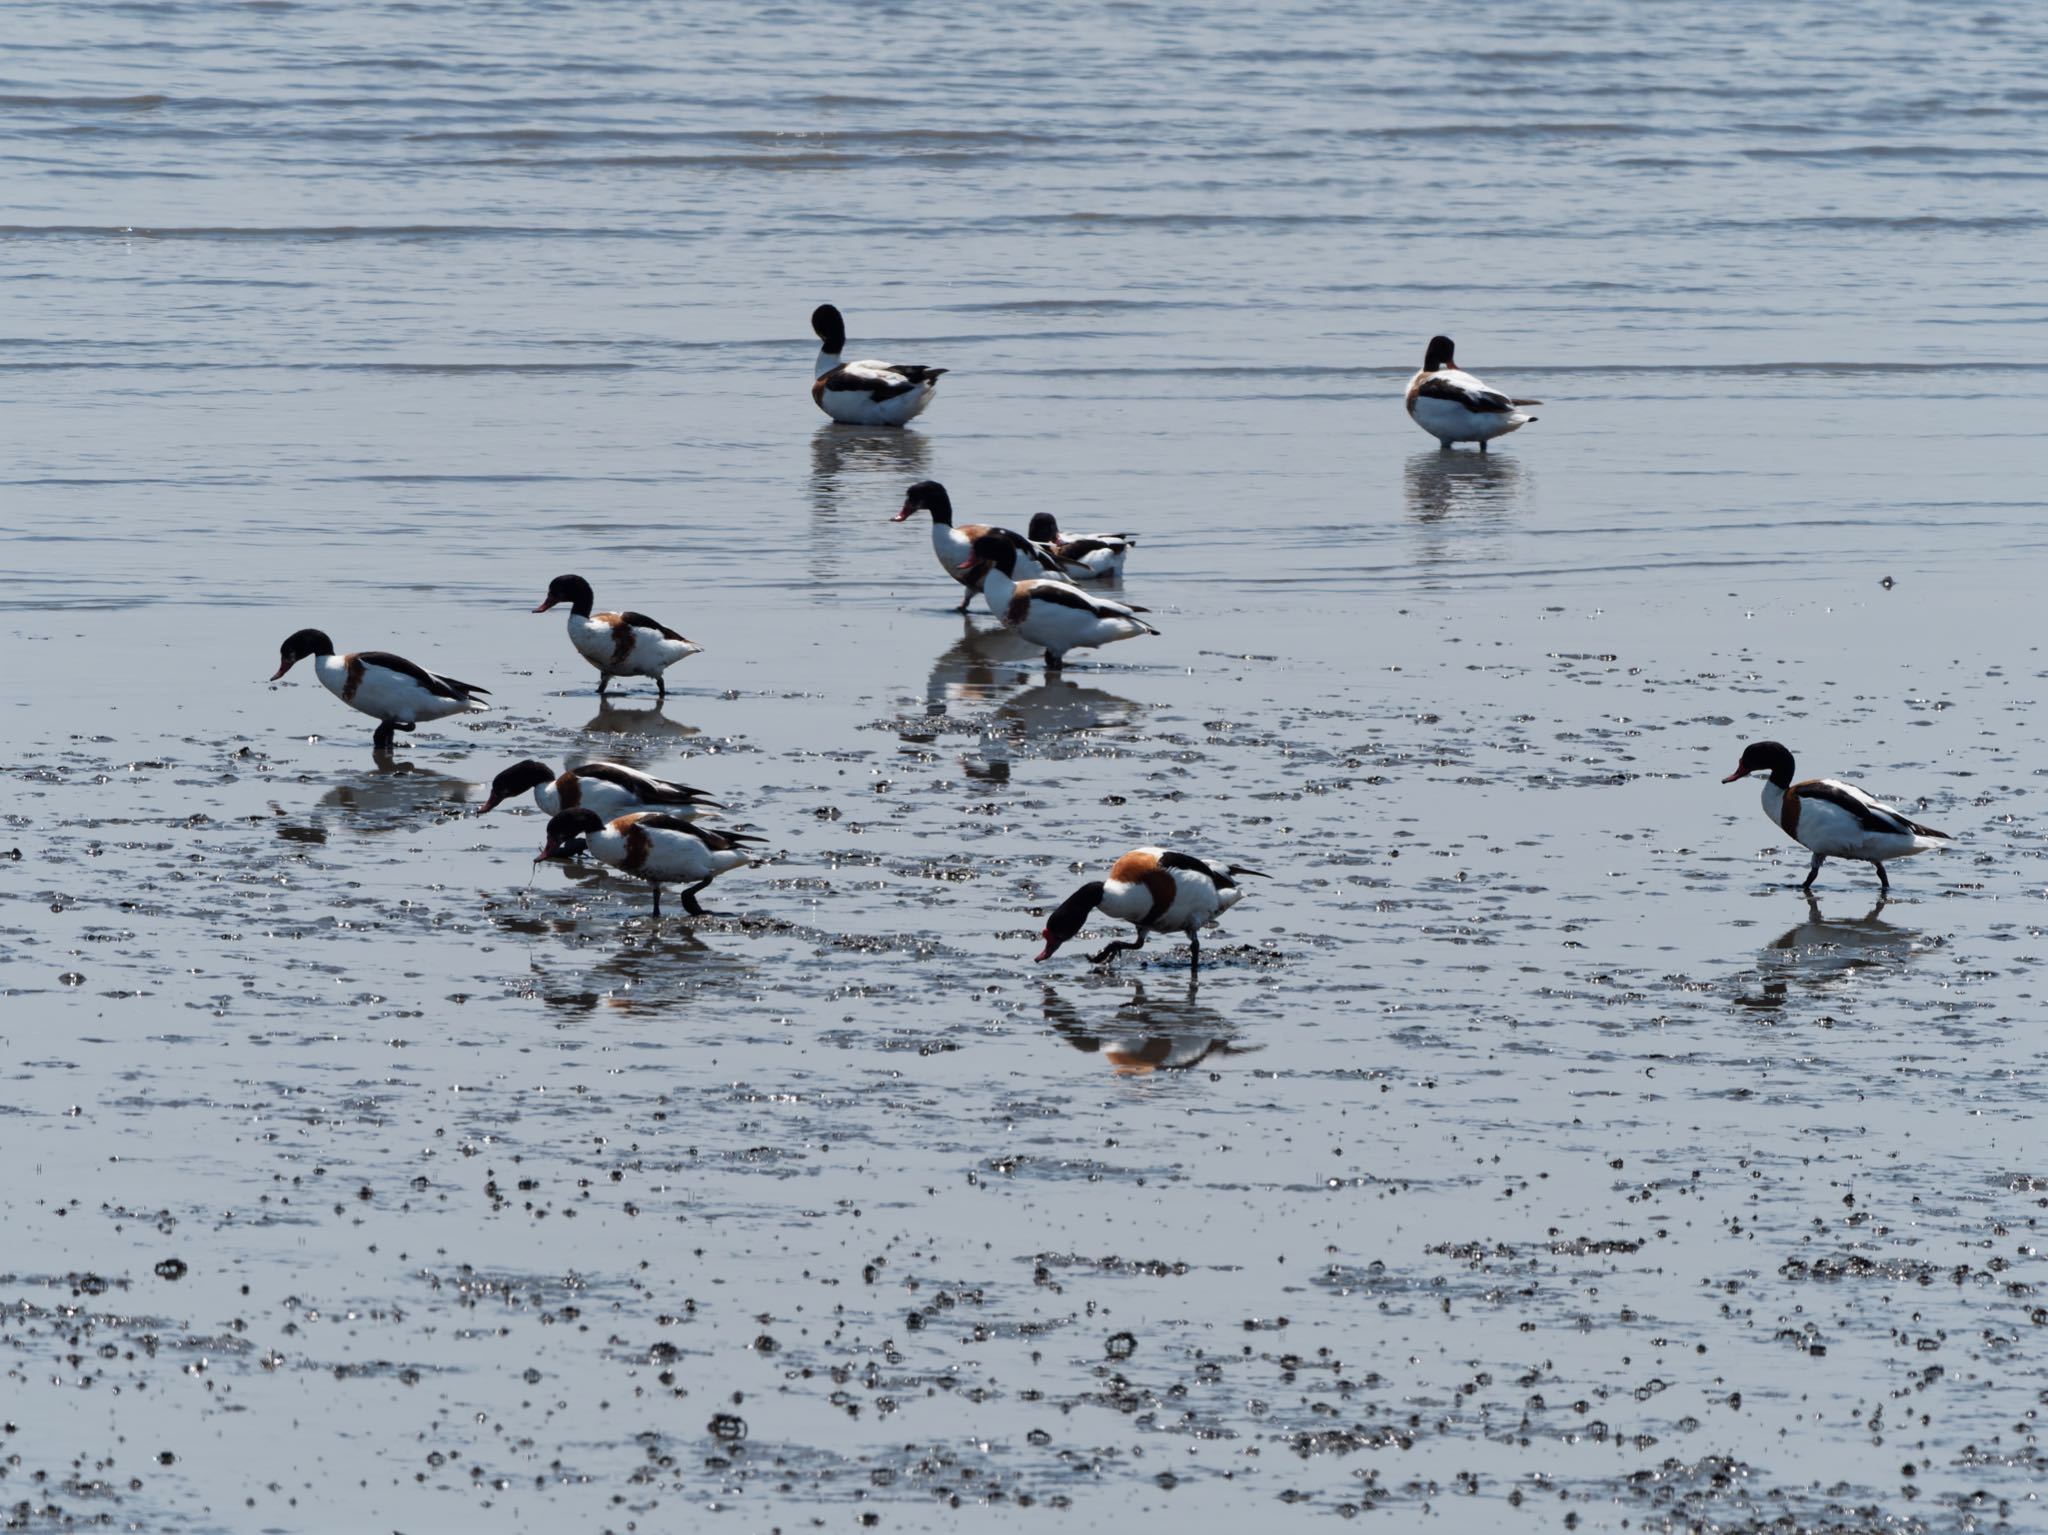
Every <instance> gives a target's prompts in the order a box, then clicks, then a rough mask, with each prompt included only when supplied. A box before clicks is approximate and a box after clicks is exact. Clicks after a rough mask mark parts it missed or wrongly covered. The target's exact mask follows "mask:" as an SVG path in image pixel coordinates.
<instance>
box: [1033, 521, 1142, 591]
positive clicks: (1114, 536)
mask: <svg viewBox="0 0 2048 1535" xmlns="http://www.w3.org/2000/svg"><path fill="white" fill-rule="evenodd" d="M1025 537H1027V538H1029V539H1030V540H1031V542H1032V543H1034V544H1036V545H1038V546H1039V547H1040V548H1043V549H1050V550H1051V551H1052V553H1053V556H1054V558H1056V559H1057V560H1058V561H1059V562H1060V566H1061V568H1062V569H1064V570H1065V571H1066V572H1067V574H1068V575H1070V576H1072V577H1073V578H1074V579H1075V580H1077V581H1119V580H1122V579H1123V573H1124V556H1125V555H1127V554H1129V553H1130V552H1131V546H1132V545H1133V544H1135V543H1136V542H1137V541H1138V535H1137V534H1135V533H1075V534H1071V535H1067V536H1065V537H1063V536H1061V533H1060V520H1059V518H1057V517H1055V516H1054V515H1053V514H1052V513H1051V512H1034V513H1032V515H1031V526H1030V528H1029V529H1028V530H1027V531H1026V533H1025Z"/></svg>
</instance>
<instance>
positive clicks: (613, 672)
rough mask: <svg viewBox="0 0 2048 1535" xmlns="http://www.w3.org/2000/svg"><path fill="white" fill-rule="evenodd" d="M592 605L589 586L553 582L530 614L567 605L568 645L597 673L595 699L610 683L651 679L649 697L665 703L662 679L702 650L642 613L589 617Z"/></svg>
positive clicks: (577, 579) (577, 580)
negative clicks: (615, 678) (631, 678)
mask: <svg viewBox="0 0 2048 1535" xmlns="http://www.w3.org/2000/svg"><path fill="white" fill-rule="evenodd" d="M596 601H597V598H596V595H595V594H594V593H593V592H592V591H591V590H590V583H589V582H588V581H586V580H584V579H583V578H582V577H581V576H556V577H555V579H554V580H552V581H550V582H549V583H548V594H547V596H546V597H544V598H542V599H541V604H540V606H539V607H537V608H535V609H534V610H533V611H534V612H536V613H545V612H546V611H547V610H548V609H549V608H551V607H553V606H554V605H555V604H556V603H558V602H566V603H568V604H569V643H570V644H571V645H574V646H575V647H576V653H577V654H578V655H579V656H581V657H583V659H584V660H586V661H588V662H589V663H590V664H591V665H592V666H594V667H596V668H597V696H598V697H599V698H602V697H604V690H605V689H606V688H608V687H610V686H611V685H612V678H614V677H652V678H653V679H654V687H655V697H657V698H666V697H668V679H667V678H666V677H664V676H663V675H662V673H664V672H666V671H667V670H668V669H669V668H670V667H671V666H674V665H675V664H676V662H678V661H684V660H687V659H689V658H690V657H691V656H694V655H697V654H699V653H700V652H701V651H702V650H703V649H704V647H703V646H702V645H695V644H692V643H691V642H690V641H689V640H686V639H684V638H683V637H682V636H681V635H680V634H678V633H676V632H675V630H673V629H671V628H669V626H668V625H667V624H664V623H659V622H657V621H656V620H654V619H652V618H649V617H648V616H647V615H646V614H645V613H593V612H591V608H592V607H593V606H594V605H595V604H596Z"/></svg>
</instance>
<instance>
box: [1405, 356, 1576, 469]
mask: <svg viewBox="0 0 2048 1535" xmlns="http://www.w3.org/2000/svg"><path fill="white" fill-rule="evenodd" d="M1456 349H1457V346H1456V343H1455V342H1453V341H1452V340H1451V338H1450V337H1449V336H1431V337H1430V338H1429V350H1428V351H1426V352H1425V353H1423V357H1422V370H1421V371H1420V372H1419V373H1417V374H1416V375H1415V377H1413V378H1411V379H1410V380H1408V414H1409V415H1410V416H1411V417H1413V418H1414V421H1415V424H1416V425H1417V426H1419V427H1421V428H1422V429H1423V430H1424V431H1425V432H1427V433H1429V435H1430V436H1432V437H1434V438H1436V439H1437V441H1438V442H1439V443H1441V444H1442V445H1443V446H1444V447H1446V448H1448V447H1449V446H1450V445H1451V444H1452V443H1454V442H1476V443H1478V444H1479V451H1480V452H1482V453H1484V452H1485V451H1486V445H1487V443H1488V442H1490V441H1492V440H1493V439H1494V438H1496V437H1504V436H1506V435H1507V434H1508V433H1509V432H1512V431H1516V430H1518V429H1520V428H1522V427H1525V426H1527V425H1528V424H1529V423H1530V422H1531V421H1534V420H1535V419H1536V417H1534V416H1526V415H1524V414H1522V407H1523V406H1525V405H1541V404H1542V403H1543V402H1542V401H1541V400H1511V399H1509V398H1508V397H1507V396H1506V395H1505V394H1502V393H1501V392H1500V391H1499V390H1498V389H1495V388H1492V387H1491V386H1489V385H1487V384H1483V383H1481V382H1480V381H1479V380H1478V379H1476V378H1474V377H1473V376H1472V375H1471V374H1469V373H1467V372H1466V371H1465V370H1464V369H1462V368H1460V367H1459V366H1458V364H1457V360H1456V358H1455V356H1454V355H1453V354H1454V353H1455V351H1456Z"/></svg>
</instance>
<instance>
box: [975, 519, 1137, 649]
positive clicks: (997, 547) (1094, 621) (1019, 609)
mask: <svg viewBox="0 0 2048 1535" xmlns="http://www.w3.org/2000/svg"><path fill="white" fill-rule="evenodd" d="M1021 561H1022V556H1021V555H1019V554H1018V552H1017V546H1016V545H1015V544H1013V543H1011V542H1010V541H1009V540H1008V539H1006V538H1004V537H1002V536H1001V535H999V534H995V533H984V534H982V536H981V537H979V538H977V539H976V540H975V541H974V545H973V548H972V550H971V552H970V556H969V561H968V563H969V565H970V566H981V567H984V569H983V574H982V583H981V600H982V601H983V602H985V603H987V604H988V610H989V611H990V612H991V613H993V614H995V616H996V617H998V618H1000V619H1001V620H1002V621H1003V622H1004V623H1005V624H1007V625H1009V627H1010V628H1012V629H1014V630H1016V632H1017V633H1019V634H1021V635H1023V636H1024V638H1025V639H1027V640H1029V641H1031V643H1032V644H1034V645H1042V646H1043V647H1045V665H1046V669H1047V670H1048V671H1058V670H1059V669H1060V668H1061V667H1062V666H1064V665H1066V656H1067V652H1068V651H1070V650H1079V649H1082V648H1084V647H1088V646H1095V645H1113V644H1115V643H1116V642H1117V641H1118V640H1133V639H1136V638H1137V637H1138V636H1139V635H1141V634H1157V633H1158V632H1159V631H1158V630H1157V629H1155V628H1153V627H1152V625H1151V624H1149V623H1147V622H1146V621H1145V620H1144V619H1142V618H1140V617H1138V615H1139V614H1140V613H1144V612H1148V611H1149V609H1146V608H1141V607H1137V606H1135V605H1132V604H1129V603H1122V602H1111V601H1109V600H1108V599H1107V598H1105V597H1091V596H1089V595H1088V594H1087V593H1086V592H1084V591H1082V590H1081V589H1080V588H1079V587H1077V586H1073V585H1070V584H1069V583H1067V582H1065V581H1040V580H1026V581H1020V580H1018V579H1017V571H1018V570H1019V569H1020V567H1021Z"/></svg>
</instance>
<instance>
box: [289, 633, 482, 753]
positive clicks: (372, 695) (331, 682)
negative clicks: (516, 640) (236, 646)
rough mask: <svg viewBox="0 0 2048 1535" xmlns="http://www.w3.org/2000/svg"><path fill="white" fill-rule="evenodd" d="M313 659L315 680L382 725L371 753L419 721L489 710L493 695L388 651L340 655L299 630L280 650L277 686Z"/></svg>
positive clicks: (317, 637)
mask: <svg viewBox="0 0 2048 1535" xmlns="http://www.w3.org/2000/svg"><path fill="white" fill-rule="evenodd" d="M309 656H310V657H311V658H312V661H313V675H314V676H316V677H318V678H319V679H320V681H321V682H322V684H324V685H325V687H326V688H327V691H328V692H330V693H332V694H333V695H334V696H335V697H336V698H338V699H340V700H341V701H342V702H343V703H345V704H347V705H348V706H349V707H350V708H351V709H356V710H360V711H361V712H362V713H364V714H367V715H369V716H370V718H372V719H374V720H378V721H381V723H380V724H379V725H378V726H377V730H376V733H375V734H374V735H372V736H371V737H370V745H371V747H372V749H373V750H375V751H377V752H379V753H384V752H389V751H390V750H391V746H392V741H393V739H394V738H393V735H392V732H393V731H396V730H407V731H409V730H411V729H412V728H413V726H415V725H417V724H418V723H419V722H420V721H421V720H439V719H446V718H447V717H448V716H449V715H451V714H462V713H464V712H466V711H469V710H472V709H488V708H490V705H489V704H487V703H485V702H484V701H483V698H484V696H487V695H488V693H489V689H487V688H480V687H478V686H477V685H476V684H475V683H472V682H457V681H456V680H455V679H454V678H453V677H443V676H441V675H440V674H439V673H436V672H430V671H428V670H427V669H426V668H425V667H424V666H419V665H416V664H415V663H413V662H411V661H408V660H406V658H405V657H404V656H394V655H392V654H391V653H390V652H389V651H387V650H357V651H352V652H350V653H348V654H346V655H336V654H335V651H334V641H332V640H330V639H329V638H328V637H327V636H326V635H325V634H324V633H322V632H321V631H320V630H318V629H301V630H299V632H298V633H296V634H294V635H292V636H291V638H289V639H287V640H286V641H285V642H284V643H283V644H282V645H280V646H278V661H277V670H276V671H275V672H273V673H271V676H270V680H271V681H272V682H276V681H278V680H279V679H280V678H282V677H283V676H284V674H285V673H286V672H288V671H290V670H291V669H292V668H293V667H294V666H296V665H298V664H299V662H301V661H303V660H305V659H307V658H308V657H309Z"/></svg>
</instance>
